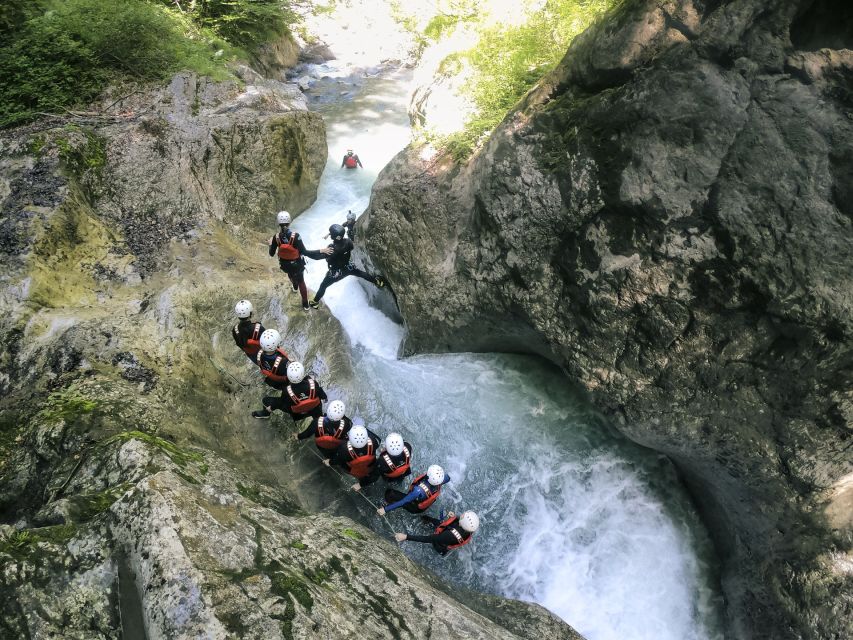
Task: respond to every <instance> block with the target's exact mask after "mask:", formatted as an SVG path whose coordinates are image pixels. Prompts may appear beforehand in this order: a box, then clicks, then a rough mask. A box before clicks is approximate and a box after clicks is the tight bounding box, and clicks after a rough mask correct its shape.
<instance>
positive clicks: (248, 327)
mask: <svg viewBox="0 0 853 640" xmlns="http://www.w3.org/2000/svg"><path fill="white" fill-rule="evenodd" d="M256 324H257V325H260V327H258V337H259V338H260V337H261V334H262V333H263V332H264V325H262V324H261V323H260V322H255V321H254V320H251V319H250V318H240V321H239V322H238V323H237V324H235V325H234V327H233V328H232V329H231V337H232V338H234V342H235V343H236V344H237V346H238V347H240V349H243V348H244V347H245V346H246V342H247V341H248V340H249V338H251V337H252V335H253V334H254V333H255V325H256ZM257 350H258V351H260V350H261V348H260V347H257ZM258 351H255V352H254V353H246V352H245V351H243V353H245V354H246V357H247V358H249V360H251V361H252V362H255V357H256V356H257V355H258ZM255 364H257V362H255Z"/></svg>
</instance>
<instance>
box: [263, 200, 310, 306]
mask: <svg viewBox="0 0 853 640" xmlns="http://www.w3.org/2000/svg"><path fill="white" fill-rule="evenodd" d="M276 221H277V222H278V226H279V232H278V233H277V234H275V235H274V236H273V237H272V238H270V247H269V252H270V257H272V256H274V255H278V266H279V268H280V269H281V270H282V271H284V272H285V273H286V274H287V277H288V278H290V286H291V288H292V289H293V290H294V291H299V295H300V296H302V308H303V309H304V310H305V311H308V289H307V288H306V286H305V258H303V257H302V254H304V253H305V252H306V249H305V245H304V244H302V238H300V237H299V234H298V233H296V232H295V231H293V230H292V229H291V228H290V214H289V213H288V212H287V211H279V212H278V215H277V216H276Z"/></svg>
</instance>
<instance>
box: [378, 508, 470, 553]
mask: <svg viewBox="0 0 853 640" xmlns="http://www.w3.org/2000/svg"><path fill="white" fill-rule="evenodd" d="M423 519H424V520H425V521H426V522H429V523H430V524H433V525H435V530H434V531H433V532H432V533H431V534H430V535H428V536H418V535H412V534H410V533H395V534H394V539H395V540H396V541H397V542H405V541H407V540H408V541H410V542H429V543H431V544H432V548H433V549H435V551H436V553H438V554H440V555H442V556H446V555H447V554H448V553H450V552H451V551H453V550H454V549H458V548H459V547H462V546H464V545H466V544H468V543H469V542H471V538H473V536H474V532H475V531H477V529H479V528H480V518H479V516H477V514H476V513H474V512H473V511H466V512H464V513H463V514H462V515H461V516H459V517H457V516H456V515H455V514H454V513H453V512H452V511H451V512H450V513H449V514H447V518H446V519H444V520H441V521H440V520H438V519H437V518H429V517H427V516H423Z"/></svg>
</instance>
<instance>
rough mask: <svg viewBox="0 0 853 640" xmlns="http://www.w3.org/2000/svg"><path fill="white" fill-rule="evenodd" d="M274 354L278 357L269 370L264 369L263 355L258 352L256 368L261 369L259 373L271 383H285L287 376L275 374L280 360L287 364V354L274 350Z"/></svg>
mask: <svg viewBox="0 0 853 640" xmlns="http://www.w3.org/2000/svg"><path fill="white" fill-rule="evenodd" d="M275 352H276V353H277V354H278V355H277V356H276V358H275V361H274V362H273V363H272V366H271V367H270V368H269V369H266V368H265V367H264V360H263V353H264V352H263V351H258V355H257V359H256V362H257V364H258V366H259V367H260V368H261V373H262V374H264V375H265V376H266V377H267V378H269V379H270V380H272V381H273V382H287V374H285V375H280V374H278V373H275V372H276V371H277V370H278V368H279V366H280V365H281V361H282V360H284V361H285V362H287V360H288V358H287V354H286V353H285V352H284V350H283V349H276V350H275Z"/></svg>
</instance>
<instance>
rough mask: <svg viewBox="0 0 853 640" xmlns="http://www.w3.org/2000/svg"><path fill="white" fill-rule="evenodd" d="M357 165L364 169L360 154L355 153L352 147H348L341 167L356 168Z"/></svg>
mask: <svg viewBox="0 0 853 640" xmlns="http://www.w3.org/2000/svg"><path fill="white" fill-rule="evenodd" d="M356 167H361V168H362V169H364V165H362V164H361V160H360V159H359V157H358V155H356V154H355V153H353V152H352V149H347V153H346V155H345V156H344V159H343V160H342V161H341V169H344V168H346V169H355V168H356Z"/></svg>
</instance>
